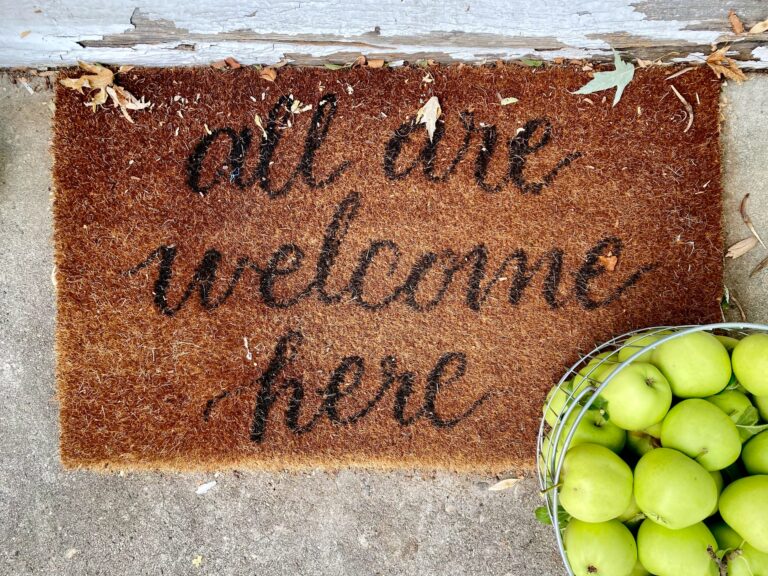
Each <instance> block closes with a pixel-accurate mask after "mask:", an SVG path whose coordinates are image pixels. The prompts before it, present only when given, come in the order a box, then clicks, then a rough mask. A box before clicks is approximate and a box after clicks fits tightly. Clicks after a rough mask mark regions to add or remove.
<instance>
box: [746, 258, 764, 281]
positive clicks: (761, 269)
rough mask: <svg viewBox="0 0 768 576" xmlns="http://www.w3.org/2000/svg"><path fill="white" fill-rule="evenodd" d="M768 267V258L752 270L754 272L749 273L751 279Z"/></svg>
mask: <svg viewBox="0 0 768 576" xmlns="http://www.w3.org/2000/svg"><path fill="white" fill-rule="evenodd" d="M766 266H768V257H766V258H764V259H763V260H761V261H760V263H759V264H758V265H757V266H755V267H754V268H753V269H752V272H750V273H749V277H750V278H752V276H754V275H755V274H757V273H758V272H762V271H763V270H764V269H765V267H766Z"/></svg>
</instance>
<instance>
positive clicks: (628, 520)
mask: <svg viewBox="0 0 768 576" xmlns="http://www.w3.org/2000/svg"><path fill="white" fill-rule="evenodd" d="M616 520H618V521H619V522H621V523H622V524H624V525H626V526H627V527H628V528H629V529H630V530H634V529H635V528H637V527H638V526H639V525H640V522H642V521H643V520H645V514H643V511H642V510H640V506H638V505H637V501H636V500H635V496H634V494H633V495H632V500H631V501H630V502H629V506H628V507H627V509H626V510H624V512H622V513H621V515H620V516H619V517H618V518H616Z"/></svg>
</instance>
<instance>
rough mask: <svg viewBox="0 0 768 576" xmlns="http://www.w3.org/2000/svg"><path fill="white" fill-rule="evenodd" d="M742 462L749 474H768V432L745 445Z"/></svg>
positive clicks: (753, 438)
mask: <svg viewBox="0 0 768 576" xmlns="http://www.w3.org/2000/svg"><path fill="white" fill-rule="evenodd" d="M741 460H742V462H744V466H745V467H746V468H747V472H748V473H749V474H752V475H754V474H768V430H764V431H762V432H760V434H758V435H757V436H753V437H752V438H751V439H750V440H749V442H747V443H746V444H745V445H744V450H743V451H742V452H741Z"/></svg>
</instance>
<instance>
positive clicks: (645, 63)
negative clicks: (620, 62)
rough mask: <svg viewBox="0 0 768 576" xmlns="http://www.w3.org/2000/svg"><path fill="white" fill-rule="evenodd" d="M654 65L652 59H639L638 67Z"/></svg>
mask: <svg viewBox="0 0 768 576" xmlns="http://www.w3.org/2000/svg"><path fill="white" fill-rule="evenodd" d="M651 66H653V61H652V60H643V59H642V58H638V59H637V67H638V68H649V67H651Z"/></svg>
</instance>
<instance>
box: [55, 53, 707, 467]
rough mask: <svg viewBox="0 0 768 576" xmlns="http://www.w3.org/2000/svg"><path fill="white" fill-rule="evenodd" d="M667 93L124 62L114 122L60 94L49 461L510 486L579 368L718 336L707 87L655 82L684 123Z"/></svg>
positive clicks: (567, 81)
mask: <svg viewBox="0 0 768 576" xmlns="http://www.w3.org/2000/svg"><path fill="white" fill-rule="evenodd" d="M77 73H78V72H76V71H74V70H70V71H66V72H65V75H66V76H75V75H77ZM669 74H670V70H669V69H659V68H650V69H643V70H638V71H637V74H636V76H635V79H634V80H633V81H632V83H631V84H630V86H629V87H628V88H627V90H626V91H625V93H624V95H623V97H622V99H621V101H620V102H619V103H618V105H616V106H615V107H612V106H611V103H612V102H611V100H612V93H607V97H603V95H602V94H597V95H591V96H583V95H576V94H573V92H574V91H575V90H577V89H578V88H579V87H580V86H582V85H584V84H585V83H586V82H587V81H588V80H589V75H588V74H587V73H585V72H583V71H581V69H580V68H579V67H574V66H558V67H547V68H543V69H529V68H525V67H521V66H514V65H508V66H496V67H485V68H483V67H466V66H465V67H448V68H439V67H433V68H430V69H428V70H424V69H418V68H408V67H403V68H397V69H382V70H371V69H366V68H360V69H351V70H340V71H330V70H323V69H283V70H281V73H280V74H279V76H278V78H277V80H276V81H275V82H270V81H268V80H267V79H264V78H262V77H261V76H260V74H259V72H258V70H255V69H247V68H241V69H238V70H232V71H226V72H222V71H216V70H212V69H134V70H131V71H129V72H123V73H121V74H120V75H119V76H120V85H121V86H122V87H123V88H125V89H127V90H129V91H130V92H131V93H132V94H134V95H136V96H137V97H138V96H141V97H143V98H145V99H146V100H147V101H151V102H152V106H151V107H149V108H146V109H144V110H138V111H132V112H130V115H131V117H132V119H133V123H129V122H128V121H127V120H126V118H125V117H124V116H123V115H121V113H120V110H118V109H115V108H112V107H107V106H104V107H100V108H99V109H98V110H96V111H95V112H94V111H93V110H92V109H91V107H90V106H86V105H84V102H85V100H86V99H87V91H86V97H84V96H83V95H81V94H79V93H78V92H76V91H73V90H69V89H67V88H65V87H63V86H59V87H58V91H57V102H56V116H55V140H54V154H55V173H54V177H55V187H56V196H55V226H56V229H55V242H56V264H57V275H56V278H57V287H58V324H57V326H58V327H57V351H58V370H57V372H58V375H57V377H58V390H59V398H60V402H61V455H62V460H63V462H64V464H65V465H67V466H84V467H90V468H109V467H112V468H120V469H131V468H173V469H206V468H207V469H210V468H222V467H247V466H251V467H257V468H301V467H309V466H322V467H326V468H335V467H340V466H348V465H355V466H369V467H418V468H425V469H432V468H448V469H461V470H475V471H483V472H494V471H502V470H509V469H518V470H519V469H527V468H530V467H531V465H532V463H533V457H534V456H533V455H534V444H535V437H536V432H537V427H538V422H539V418H540V409H541V404H542V401H543V398H544V395H545V393H546V391H547V390H548V389H549V388H550V387H551V386H552V384H553V383H554V382H556V380H557V378H558V377H559V375H560V374H561V373H562V371H563V370H564V369H565V367H566V365H567V364H569V363H570V362H573V361H574V360H575V359H576V358H577V357H578V354H579V352H580V351H581V352H584V351H587V350H589V349H591V347H592V346H593V345H594V344H595V343H597V342H598V341H602V340H604V339H605V338H607V337H609V336H611V335H614V334H616V333H621V332H623V331H626V330H628V329H632V328H639V327H643V326H647V325H658V324H678V323H695V322H706V321H712V320H716V319H717V318H718V317H719V296H720V291H721V279H722V247H721V230H720V194H721V188H720V159H719V158H720V148H719V143H718V98H719V86H718V82H717V80H716V79H715V78H714V76H712V75H711V74H710V73H709V72H707V71H706V70H699V69H697V70H693V71H690V72H688V73H686V74H684V75H681V76H679V77H677V78H675V79H674V82H673V83H674V85H675V88H676V89H677V91H679V93H680V94H681V95H682V96H683V97H684V98H685V99H686V101H687V102H689V103H690V104H691V106H692V109H693V113H694V119H693V122H692V124H691V126H690V128H687V125H688V124H689V119H690V118H689V115H688V113H687V112H686V109H685V107H684V106H683V105H682V104H681V101H680V100H679V99H678V98H677V97H676V95H675V94H674V93H673V92H672V91H671V84H672V82H670V81H667V80H665V77H666V76H667V75H669ZM432 97H435V99H434V100H431V98H432ZM513 98H514V99H517V101H516V102H515V101H513V100H512V99H513ZM437 105H439V112H440V114H439V115H437V112H438V106H437ZM420 109H423V110H422V112H423V113H422V114H417V112H419V110H420ZM430 132H431V133H430Z"/></svg>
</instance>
